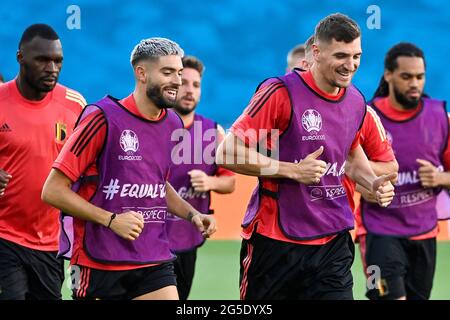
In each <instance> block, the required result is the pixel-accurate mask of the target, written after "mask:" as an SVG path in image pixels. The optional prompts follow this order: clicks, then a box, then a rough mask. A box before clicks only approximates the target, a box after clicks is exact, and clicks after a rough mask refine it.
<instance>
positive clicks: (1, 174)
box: [0, 169, 12, 197]
mask: <svg viewBox="0 0 450 320" xmlns="http://www.w3.org/2000/svg"><path fill="white" fill-rule="evenodd" d="M11 178H12V176H11V175H10V174H9V173H8V172H6V171H5V170H3V169H0V197H2V196H3V195H4V194H5V190H6V186H7V185H8V182H9V180H10V179H11Z"/></svg>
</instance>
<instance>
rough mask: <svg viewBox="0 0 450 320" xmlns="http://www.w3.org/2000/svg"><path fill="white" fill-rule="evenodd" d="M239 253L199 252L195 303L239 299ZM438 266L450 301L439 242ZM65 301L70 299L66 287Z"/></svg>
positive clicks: (446, 245)
mask: <svg viewBox="0 0 450 320" xmlns="http://www.w3.org/2000/svg"><path fill="white" fill-rule="evenodd" d="M239 250H240V241H218V240H210V241H207V242H206V244H205V245H204V246H203V247H201V248H200V249H199V250H198V257H197V269H196V273H195V278H194V284H193V286H192V291H191V294H190V299H192V300H230V299H239ZM437 250H438V251H437V252H438V256H437V266H436V273H435V277H434V287H433V292H432V295H431V299H434V300H450V286H449V285H448V284H449V282H450V272H449V271H450V242H439V243H438V248H437ZM352 271H353V279H354V283H355V284H354V288H353V291H354V297H355V299H357V300H365V299H366V298H365V296H364V294H365V278H364V274H363V271H362V266H361V258H360V255H359V248H356V258H355V263H354V265H353V268H352ZM63 296H64V299H70V292H69V290H68V289H67V286H64V288H63Z"/></svg>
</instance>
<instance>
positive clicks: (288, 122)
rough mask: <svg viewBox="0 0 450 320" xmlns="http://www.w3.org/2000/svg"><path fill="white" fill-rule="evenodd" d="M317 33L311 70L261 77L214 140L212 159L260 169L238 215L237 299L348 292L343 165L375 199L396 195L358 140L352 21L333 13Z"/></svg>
mask: <svg viewBox="0 0 450 320" xmlns="http://www.w3.org/2000/svg"><path fill="white" fill-rule="evenodd" d="M314 39H315V40H314V41H315V44H314V45H313V55H314V63H313V65H312V67H311V70H310V71H306V72H298V71H294V72H292V73H289V74H287V75H285V76H282V77H278V78H271V79H269V80H267V81H264V82H263V83H262V85H260V86H259V87H258V90H257V92H256V93H255V95H254V96H253V98H252V101H251V102H250V104H249V106H248V107H247V109H246V110H245V112H244V114H243V115H241V117H240V118H239V119H238V120H237V121H236V122H235V123H234V125H233V127H232V133H231V134H229V135H227V137H226V139H225V140H224V142H223V143H222V144H221V145H220V146H219V149H218V157H223V158H222V159H219V160H218V161H219V162H218V163H222V161H225V163H224V166H225V167H226V168H229V169H231V170H233V171H235V172H238V173H243V174H247V175H253V176H259V186H258V187H257V189H256V190H255V191H254V193H253V196H252V199H251V200H250V203H249V206H248V209H247V213H246V215H245V218H244V221H243V232H242V236H243V238H244V240H243V242H242V248H241V274H240V294H241V299H353V292H352V287H353V279H352V275H351V270H350V268H351V265H352V263H353V257H354V245H353V241H352V239H351V236H350V234H349V232H348V231H349V230H350V229H352V228H353V214H352V212H351V210H350V207H349V204H348V201H347V198H346V195H345V191H344V188H343V186H342V178H343V175H344V168H345V172H346V174H347V175H348V176H349V177H350V178H352V179H353V180H355V181H356V182H358V183H359V184H361V185H362V186H364V187H365V188H367V189H369V190H374V191H375V193H376V196H377V200H378V203H379V204H380V205H383V206H387V205H389V203H390V202H391V200H392V197H393V194H394V192H393V186H392V185H391V183H390V180H391V179H393V178H395V176H396V175H395V174H392V175H386V176H381V177H378V178H377V177H376V175H375V174H374V173H373V171H372V169H371V168H370V165H369V162H368V160H367V158H366V156H365V155H364V152H363V151H362V149H361V147H360V146H359V145H358V139H359V133H358V131H359V129H360V126H361V124H362V122H363V118H364V115H365V113H366V103H365V100H364V97H363V96H362V94H361V93H360V92H359V91H358V90H357V89H356V88H355V87H354V86H353V85H351V79H352V77H353V75H354V73H355V72H356V70H357V68H358V66H359V63H360V56H361V53H362V52H361V41H360V29H359V27H358V25H357V24H356V22H354V21H353V20H351V19H350V18H349V17H347V16H344V15H342V14H333V15H330V16H328V17H326V18H324V19H322V20H321V21H320V22H319V23H318V25H317V26H316V29H315V35H314ZM261 129H262V130H261ZM264 129H265V130H266V132H267V130H269V131H270V130H271V129H277V130H278V134H277V131H272V132H271V136H269V137H267V135H265V134H263V133H264V132H265V131H264ZM257 148H258V150H264V149H269V151H270V152H271V157H266V156H265V155H263V154H261V153H258V152H257ZM276 153H278V154H279V160H276V159H274V158H275V156H274V154H276ZM234 157H236V159H234V160H231V159H229V158H234ZM319 158H320V159H319ZM250 160H252V161H250ZM236 162H237V164H236Z"/></svg>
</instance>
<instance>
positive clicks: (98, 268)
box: [42, 38, 215, 300]
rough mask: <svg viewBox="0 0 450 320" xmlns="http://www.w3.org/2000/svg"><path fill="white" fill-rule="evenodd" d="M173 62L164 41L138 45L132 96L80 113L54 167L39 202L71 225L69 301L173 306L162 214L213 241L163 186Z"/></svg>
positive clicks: (174, 53)
mask: <svg viewBox="0 0 450 320" xmlns="http://www.w3.org/2000/svg"><path fill="white" fill-rule="evenodd" d="M182 56H183V50H182V49H181V48H180V47H179V45H178V44H176V43H175V42H173V41H171V40H169V39H165V38H150V39H146V40H142V41H141V42H140V43H139V44H137V45H136V47H135V48H134V49H133V51H132V53H131V64H132V66H133V70H134V77H135V81H136V86H135V90H134V92H133V93H132V94H130V95H129V96H128V97H126V98H124V99H122V100H117V99H115V98H113V97H111V96H107V97H105V98H103V99H102V100H100V101H98V102H97V103H95V104H92V105H89V106H87V107H86V108H85V110H84V111H83V113H82V115H81V116H80V119H79V120H78V125H77V127H76V128H75V131H74V133H73V135H72V136H71V137H70V139H69V141H68V142H67V144H66V145H65V146H64V148H63V150H62V151H61V154H60V155H59V157H58V159H57V160H56V161H55V163H54V165H53V169H52V171H51V173H50V175H49V177H48V179H47V181H46V183H45V186H44V190H43V193H42V197H43V199H44V200H45V201H46V202H48V203H50V204H52V205H53V206H55V207H57V208H59V209H61V210H62V211H63V212H65V213H68V214H70V215H72V216H73V217H74V247H73V254H72V259H71V264H72V265H75V266H76V269H75V270H79V272H73V274H74V275H77V274H78V275H79V279H76V277H74V279H73V281H77V283H76V284H77V286H75V287H74V288H73V290H72V291H73V298H74V299H140V300H147V299H178V293H177V289H176V278H175V274H174V271H173V263H172V261H173V260H174V259H175V256H174V255H173V254H172V253H171V252H170V247H169V241H168V239H167V235H166V231H165V221H166V214H167V211H169V212H171V213H173V214H175V215H177V216H179V217H181V218H183V219H186V220H188V221H190V222H192V223H193V224H194V225H195V226H196V227H197V228H198V229H199V230H200V232H201V233H202V235H203V236H205V237H208V236H209V235H211V234H212V233H213V232H214V231H215V220H214V219H213V218H212V217H210V216H208V215H204V214H201V213H200V212H198V211H197V210H196V209H194V208H193V207H192V206H191V205H189V204H188V203H187V202H186V201H184V200H183V199H181V198H180V197H179V196H178V194H177V193H176V191H175V190H174V189H173V188H172V186H171V185H170V184H169V183H168V182H167V179H168V176H169V170H170V167H171V165H172V159H171V153H172V151H173V148H174V147H175V142H173V141H172V140H171V135H172V133H173V131H175V130H177V129H182V128H183V123H182V121H181V119H180V118H179V116H178V115H177V114H176V113H175V112H173V111H172V110H170V109H168V108H170V107H171V106H173V104H174V102H175V99H176V95H177V91H178V88H179V87H180V85H181V72H182V70H183V65H182V62H181V58H182ZM95 177H97V181H95V180H96V178H95ZM80 178H81V179H80ZM75 182H77V183H80V185H81V186H80V189H79V190H78V192H77V193H76V192H74V191H73V190H72V189H71V187H72V185H73V184H74V183H75Z"/></svg>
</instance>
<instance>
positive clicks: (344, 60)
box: [313, 37, 362, 88]
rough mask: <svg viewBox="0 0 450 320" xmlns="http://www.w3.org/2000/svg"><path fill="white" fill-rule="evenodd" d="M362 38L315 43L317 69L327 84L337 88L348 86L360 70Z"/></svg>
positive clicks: (314, 52)
mask: <svg viewBox="0 0 450 320" xmlns="http://www.w3.org/2000/svg"><path fill="white" fill-rule="evenodd" d="M361 54H362V50H361V38H360V37H358V38H356V39H354V40H353V41H351V42H349V43H346V42H345V41H336V40H335V39H331V41H330V42H326V41H319V42H318V43H317V44H314V45H313V55H314V60H315V63H317V69H318V70H319V71H320V73H321V75H322V76H323V79H324V80H325V82H326V84H327V85H328V86H330V87H335V88H346V87H348V86H349V85H350V83H351V81H352V78H353V76H354V75H355V73H356V70H358V67H359V64H360V59H361Z"/></svg>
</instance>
